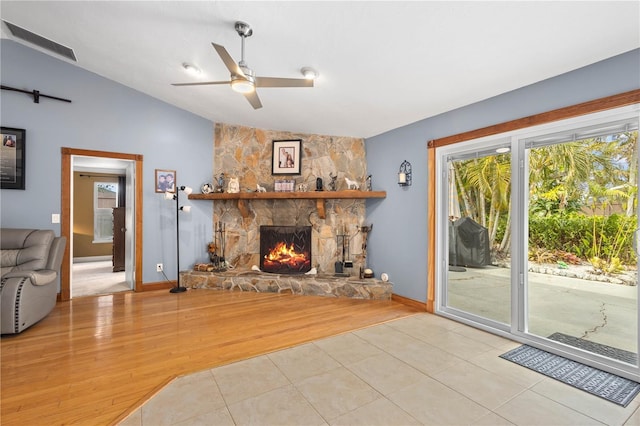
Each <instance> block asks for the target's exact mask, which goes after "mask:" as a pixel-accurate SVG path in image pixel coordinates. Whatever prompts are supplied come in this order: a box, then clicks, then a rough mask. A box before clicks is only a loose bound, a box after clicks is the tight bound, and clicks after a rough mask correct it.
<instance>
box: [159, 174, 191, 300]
mask: <svg viewBox="0 0 640 426" xmlns="http://www.w3.org/2000/svg"><path fill="white" fill-rule="evenodd" d="M179 191H182V192H184V193H185V194H187V195H189V194H191V193H192V192H193V189H192V188H191V187H189V186H179V187H177V191H176V193H175V194H172V193H171V192H165V193H164V198H165V199H166V200H174V201H175V202H176V269H177V277H176V286H175V287H172V288H171V290H169V292H170V293H182V292H183V291H187V288H186V287H182V286H181V285H180V217H179V214H180V211H181V210H182V211H183V212H185V213H189V212H190V211H191V206H181V205H180V203H179V202H178V193H179Z"/></svg>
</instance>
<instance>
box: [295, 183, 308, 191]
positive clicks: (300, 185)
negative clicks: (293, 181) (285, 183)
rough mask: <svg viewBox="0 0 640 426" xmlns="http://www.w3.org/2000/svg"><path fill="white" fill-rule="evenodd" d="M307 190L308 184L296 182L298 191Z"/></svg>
mask: <svg viewBox="0 0 640 426" xmlns="http://www.w3.org/2000/svg"><path fill="white" fill-rule="evenodd" d="M308 190H309V185H307V184H306V183H299V184H298V192H307V191H308Z"/></svg>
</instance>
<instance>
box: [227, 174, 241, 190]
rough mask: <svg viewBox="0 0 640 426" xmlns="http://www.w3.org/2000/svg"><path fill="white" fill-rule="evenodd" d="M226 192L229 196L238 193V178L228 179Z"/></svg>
mask: <svg viewBox="0 0 640 426" xmlns="http://www.w3.org/2000/svg"><path fill="white" fill-rule="evenodd" d="M227 192H228V193H230V194H237V193H238V192H240V182H239V181H238V178H237V177H235V178H229V186H228V187H227Z"/></svg>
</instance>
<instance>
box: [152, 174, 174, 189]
mask: <svg viewBox="0 0 640 426" xmlns="http://www.w3.org/2000/svg"><path fill="white" fill-rule="evenodd" d="M156 192H176V171H175V170H161V169H156Z"/></svg>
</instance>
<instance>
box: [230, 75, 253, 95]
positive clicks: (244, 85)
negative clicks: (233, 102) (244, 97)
mask: <svg viewBox="0 0 640 426" xmlns="http://www.w3.org/2000/svg"><path fill="white" fill-rule="evenodd" d="M231 88H232V89H233V91H234V92H238V93H251V92H253V91H254V90H256V88H255V86H254V84H253V82H251V81H249V80H245V79H242V78H238V79H235V80H231Z"/></svg>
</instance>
